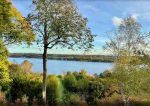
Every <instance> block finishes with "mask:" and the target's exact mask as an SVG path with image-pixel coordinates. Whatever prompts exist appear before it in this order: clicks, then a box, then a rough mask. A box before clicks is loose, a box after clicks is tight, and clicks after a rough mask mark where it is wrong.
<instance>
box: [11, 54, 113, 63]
mask: <svg viewBox="0 0 150 106" xmlns="http://www.w3.org/2000/svg"><path fill="white" fill-rule="evenodd" d="M9 57H14V58H20V57H25V58H42V54H35V53H11V54H10V56H9ZM48 59H51V60H68V61H69V60H70V61H86V62H114V59H115V57H114V56H110V55H74V54H48Z"/></svg>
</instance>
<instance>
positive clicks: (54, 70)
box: [9, 58, 113, 74]
mask: <svg viewBox="0 0 150 106" xmlns="http://www.w3.org/2000/svg"><path fill="white" fill-rule="evenodd" d="M24 60H28V61H30V62H31V63H32V64H33V67H32V70H33V71H34V72H42V70H43V69H42V59H36V58H9V61H11V62H14V63H18V64H21V63H22V62H23V61H24ZM112 67H113V63H106V62H82V61H66V60H48V62H47V69H48V74H63V73H65V72H67V71H70V72H73V71H77V72H79V71H80V70H82V69H84V70H86V71H87V73H88V74H95V73H97V74H100V73H101V72H103V71H105V70H108V69H111V68H112Z"/></svg>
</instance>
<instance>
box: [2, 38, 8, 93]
mask: <svg viewBox="0 0 150 106" xmlns="http://www.w3.org/2000/svg"><path fill="white" fill-rule="evenodd" d="M7 56H8V51H7V49H6V47H5V46H4V45H3V44H2V42H1V40H0V87H2V90H7V89H8V88H9V84H10V83H11V79H10V78H9V70H8V66H9V62H8V61H7Z"/></svg>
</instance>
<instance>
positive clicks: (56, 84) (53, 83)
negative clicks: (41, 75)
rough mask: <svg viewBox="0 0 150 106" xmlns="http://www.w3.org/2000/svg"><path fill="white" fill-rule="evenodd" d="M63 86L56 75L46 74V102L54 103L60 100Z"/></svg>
mask: <svg viewBox="0 0 150 106" xmlns="http://www.w3.org/2000/svg"><path fill="white" fill-rule="evenodd" d="M62 96H63V87H62V83H61V81H60V79H59V78H58V77H57V76H48V78H47V101H48V104H51V105H56V104H58V103H60V102H62Z"/></svg>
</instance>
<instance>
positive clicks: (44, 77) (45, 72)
mask: <svg viewBox="0 0 150 106" xmlns="http://www.w3.org/2000/svg"><path fill="white" fill-rule="evenodd" d="M46 79H47V47H46V45H44V52H43V88H42V97H43V105H44V106H46Z"/></svg>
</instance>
